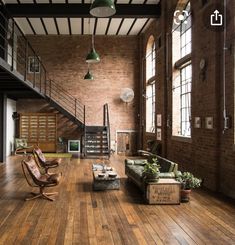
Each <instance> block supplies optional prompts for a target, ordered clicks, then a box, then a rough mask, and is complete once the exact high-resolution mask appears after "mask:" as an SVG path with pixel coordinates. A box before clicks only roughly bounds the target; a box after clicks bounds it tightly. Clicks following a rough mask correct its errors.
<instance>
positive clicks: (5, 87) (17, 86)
mask: <svg viewBox="0 0 235 245" xmlns="http://www.w3.org/2000/svg"><path fill="white" fill-rule="evenodd" d="M29 60H31V63H29ZM47 74H48V73H47V71H46V68H45V66H44V65H43V63H42V61H41V59H40V58H39V57H38V55H37V54H36V52H35V51H34V49H33V48H32V46H31V45H30V43H29V41H28V40H27V38H26V37H25V35H24V33H23V32H22V31H21V29H20V28H19V26H18V25H17V23H16V22H15V21H14V20H13V19H12V18H10V17H9V15H8V14H7V12H6V9H5V8H4V5H3V4H2V3H1V2H0V90H1V91H3V92H4V93H6V94H7V93H9V92H11V93H12V92H15V93H16V92H17V93H20V91H22V94H23V96H22V97H23V98H24V93H25V91H27V92H28V93H29V92H30V91H33V92H34V93H33V95H34V96H32V97H41V98H43V99H45V100H46V101H47V102H48V103H49V104H50V105H51V106H53V107H54V108H56V109H57V110H58V111H59V112H61V113H62V114H64V115H65V116H67V117H68V118H69V119H70V120H72V121H73V122H75V123H76V124H78V125H79V126H81V127H84V124H85V106H84V105H83V104H82V102H81V101H79V100H78V99H77V98H75V97H73V96H72V95H71V94H69V93H68V92H67V91H66V90H65V89H64V88H63V87H62V86H60V85H59V84H58V83H56V82H55V81H53V80H51V79H49V78H48V76H47ZM25 96H26V95H25Z"/></svg>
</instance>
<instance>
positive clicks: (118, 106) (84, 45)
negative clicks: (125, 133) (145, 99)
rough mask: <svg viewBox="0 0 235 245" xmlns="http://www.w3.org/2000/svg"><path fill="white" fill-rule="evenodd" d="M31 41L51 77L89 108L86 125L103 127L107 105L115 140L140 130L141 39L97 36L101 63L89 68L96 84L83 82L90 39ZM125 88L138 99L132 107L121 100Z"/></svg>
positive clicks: (70, 38) (62, 37)
mask: <svg viewBox="0 0 235 245" xmlns="http://www.w3.org/2000/svg"><path fill="white" fill-rule="evenodd" d="M29 40H30V42H31V43H32V46H33V47H34V49H35V50H36V52H37V53H38V54H39V56H40V57H41V59H42V61H43V63H44V64H45V67H46V69H47V71H48V77H50V78H51V79H54V80H55V81H57V82H58V83H59V84H60V85H61V86H62V87H63V88H64V89H66V90H67V91H68V92H70V93H71V94H72V95H73V96H74V97H76V98H77V99H80V100H81V101H82V103H83V104H85V105H86V112H87V113H86V124H88V125H102V123H103V105H104V104H105V103H108V104H109V110H110V122H111V138H112V140H114V139H115V132H116V130H120V129H137V127H138V113H139V109H138V95H139V91H138V90H139V86H138V84H139V77H140V73H139V39H138V37H107V36H96V37H95V48H96V50H97V52H98V53H99V55H100V58H101V62H100V63H98V64H93V65H91V67H90V70H91V72H92V74H93V75H94V77H95V80H94V81H87V80H83V77H84V75H85V74H86V72H87V64H86V63H85V58H86V55H87V53H88V51H90V45H91V36H35V37H34V36H29ZM126 87H128V88H132V89H133V90H134V92H135V99H134V101H133V102H131V103H129V104H125V103H123V102H122V101H121V100H120V93H121V90H122V89H123V88H126ZM35 105H36V104H35Z"/></svg>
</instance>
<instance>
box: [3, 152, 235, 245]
mask: <svg viewBox="0 0 235 245" xmlns="http://www.w3.org/2000/svg"><path fill="white" fill-rule="evenodd" d="M21 159H22V157H21V156H14V157H10V158H8V161H7V163H6V164H2V165H1V166H0V186H1V188H0V244H4V245H5V244H7V245H9V244H33V245H35V244H43V245H45V244H81V245H86V244H94V245H95V244H97V245H101V244H104V245H112V244H115V245H116V244H130V245H135V244H141V245H142V244H143V245H144V244H148V245H149V244H173V245H175V244H235V206H234V205H233V204H232V203H229V202H228V201H223V200H221V199H219V198H215V197H214V196H212V195H210V194H208V193H206V192H204V191H202V190H200V191H194V192H193V193H192V197H191V201H190V202H189V203H183V204H181V205H146V204H145V203H144V202H143V198H142V194H141V192H140V191H139V190H138V188H136V187H135V185H133V184H132V183H130V182H128V181H127V179H126V177H125V174H124V160H123V159H124V157H112V158H111V161H110V162H111V165H112V166H114V167H115V168H116V169H117V171H118V173H119V175H120V176H121V177H122V179H121V189H120V190H111V191H99V192H93V191H92V172H91V164H92V163H93V162H94V160H79V159H72V160H69V159H64V160H63V162H62V164H61V166H60V168H59V169H58V170H56V171H58V172H59V171H62V172H63V179H62V181H61V183H60V185H59V186H58V187H54V188H50V189H51V190H52V189H53V190H57V191H59V195H58V196H57V197H56V201H54V202H50V201H46V200H44V199H36V200H32V201H28V202H26V201H24V198H25V197H27V196H28V194H29V192H30V191H32V188H31V187H29V186H28V185H27V183H26V181H25V179H24V176H23V174H22V170H21V165H20V161H21Z"/></svg>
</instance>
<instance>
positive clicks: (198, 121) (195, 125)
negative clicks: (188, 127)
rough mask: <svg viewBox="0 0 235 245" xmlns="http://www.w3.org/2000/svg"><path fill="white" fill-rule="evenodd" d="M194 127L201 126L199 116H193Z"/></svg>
mask: <svg viewBox="0 0 235 245" xmlns="http://www.w3.org/2000/svg"><path fill="white" fill-rule="evenodd" d="M194 128H201V118H200V117H195V118H194Z"/></svg>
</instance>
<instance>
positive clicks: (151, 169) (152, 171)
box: [143, 158, 160, 181]
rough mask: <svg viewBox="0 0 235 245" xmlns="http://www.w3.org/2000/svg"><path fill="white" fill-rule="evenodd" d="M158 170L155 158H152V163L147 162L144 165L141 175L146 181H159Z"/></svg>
mask: <svg viewBox="0 0 235 245" xmlns="http://www.w3.org/2000/svg"><path fill="white" fill-rule="evenodd" d="M159 168H160V165H159V164H158V160H157V158H153V159H152V162H147V163H146V164H145V165H144V170H143V175H144V178H145V180H146V181H158V179H159V173H160V171H159Z"/></svg>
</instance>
